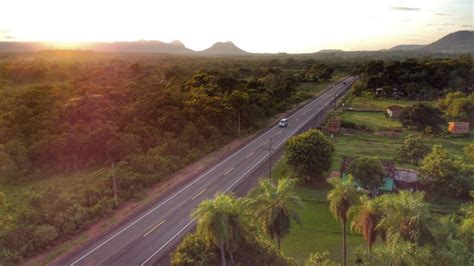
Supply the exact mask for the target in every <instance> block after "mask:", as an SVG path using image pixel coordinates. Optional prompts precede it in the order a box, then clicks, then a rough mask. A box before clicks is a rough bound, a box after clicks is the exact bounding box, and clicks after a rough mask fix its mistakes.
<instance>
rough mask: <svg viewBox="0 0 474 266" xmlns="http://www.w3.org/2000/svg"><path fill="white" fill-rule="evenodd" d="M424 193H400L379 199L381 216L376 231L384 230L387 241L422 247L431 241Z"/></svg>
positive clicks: (428, 212) (427, 207)
mask: <svg viewBox="0 0 474 266" xmlns="http://www.w3.org/2000/svg"><path fill="white" fill-rule="evenodd" d="M423 198H424V193H422V192H415V193H411V192H409V191H401V192H400V193H398V194H396V195H383V196H381V197H380V199H379V200H380V206H381V208H382V209H383V216H382V217H381V218H380V222H379V224H378V226H377V229H378V230H379V229H380V230H384V231H385V232H386V234H387V240H388V241H391V242H394V241H395V242H397V241H398V240H399V239H402V240H406V241H409V242H411V243H413V244H417V245H423V244H424V243H426V242H430V241H431V240H432V237H433V235H432V233H431V230H430V229H432V228H433V227H434V221H433V217H432V215H431V213H430V210H429V205H428V203H426V202H425V201H424V199H423Z"/></svg>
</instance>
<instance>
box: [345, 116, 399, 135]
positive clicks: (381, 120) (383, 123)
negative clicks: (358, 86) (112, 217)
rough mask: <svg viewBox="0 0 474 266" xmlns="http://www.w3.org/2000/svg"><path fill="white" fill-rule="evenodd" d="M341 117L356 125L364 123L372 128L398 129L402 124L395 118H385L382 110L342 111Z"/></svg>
mask: <svg viewBox="0 0 474 266" xmlns="http://www.w3.org/2000/svg"><path fill="white" fill-rule="evenodd" d="M342 119H343V120H344V121H347V122H353V123H355V124H358V125H365V126H366V127H367V128H369V129H372V130H392V129H400V128H401V127H402V124H401V123H400V122H399V121H398V120H397V119H391V118H387V117H386V116H385V113H384V112H348V111H346V112H344V113H343V114H342Z"/></svg>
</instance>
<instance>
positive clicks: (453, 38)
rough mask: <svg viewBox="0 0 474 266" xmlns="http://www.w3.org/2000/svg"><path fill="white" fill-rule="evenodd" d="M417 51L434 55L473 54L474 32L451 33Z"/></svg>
mask: <svg viewBox="0 0 474 266" xmlns="http://www.w3.org/2000/svg"><path fill="white" fill-rule="evenodd" d="M417 50H418V51H422V52H435V53H463V52H474V31H467V30H464V31H457V32H453V33H450V34H448V35H446V36H444V37H443V38H441V39H439V40H437V41H435V42H433V43H431V44H428V45H425V46H423V47H421V48H420V49H417Z"/></svg>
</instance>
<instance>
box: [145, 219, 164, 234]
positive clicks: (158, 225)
mask: <svg viewBox="0 0 474 266" xmlns="http://www.w3.org/2000/svg"><path fill="white" fill-rule="evenodd" d="M164 222H166V220H163V221H161V222H160V223H159V224H157V225H155V226H154V227H153V228H152V229H150V230H148V232H146V233H145V234H144V235H143V237H146V236H147V235H149V234H151V232H153V231H155V230H156V229H157V228H158V227H160V225H162V224H163V223H164Z"/></svg>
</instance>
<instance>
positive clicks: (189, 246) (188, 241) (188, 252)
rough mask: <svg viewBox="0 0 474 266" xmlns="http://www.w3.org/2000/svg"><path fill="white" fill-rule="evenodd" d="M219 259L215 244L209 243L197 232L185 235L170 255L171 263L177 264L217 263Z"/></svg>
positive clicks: (185, 265)
mask: <svg viewBox="0 0 474 266" xmlns="http://www.w3.org/2000/svg"><path fill="white" fill-rule="evenodd" d="M216 249H217V250H216ZM219 261H220V257H219V250H218V248H217V246H215V245H210V244H209V243H207V242H206V241H205V239H204V238H203V237H202V236H200V235H198V234H188V235H186V236H185V237H184V238H183V240H182V241H181V243H180V244H179V245H178V247H177V248H176V251H175V252H174V253H173V255H172V257H171V265H179V266H194V265H218V264H219Z"/></svg>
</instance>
